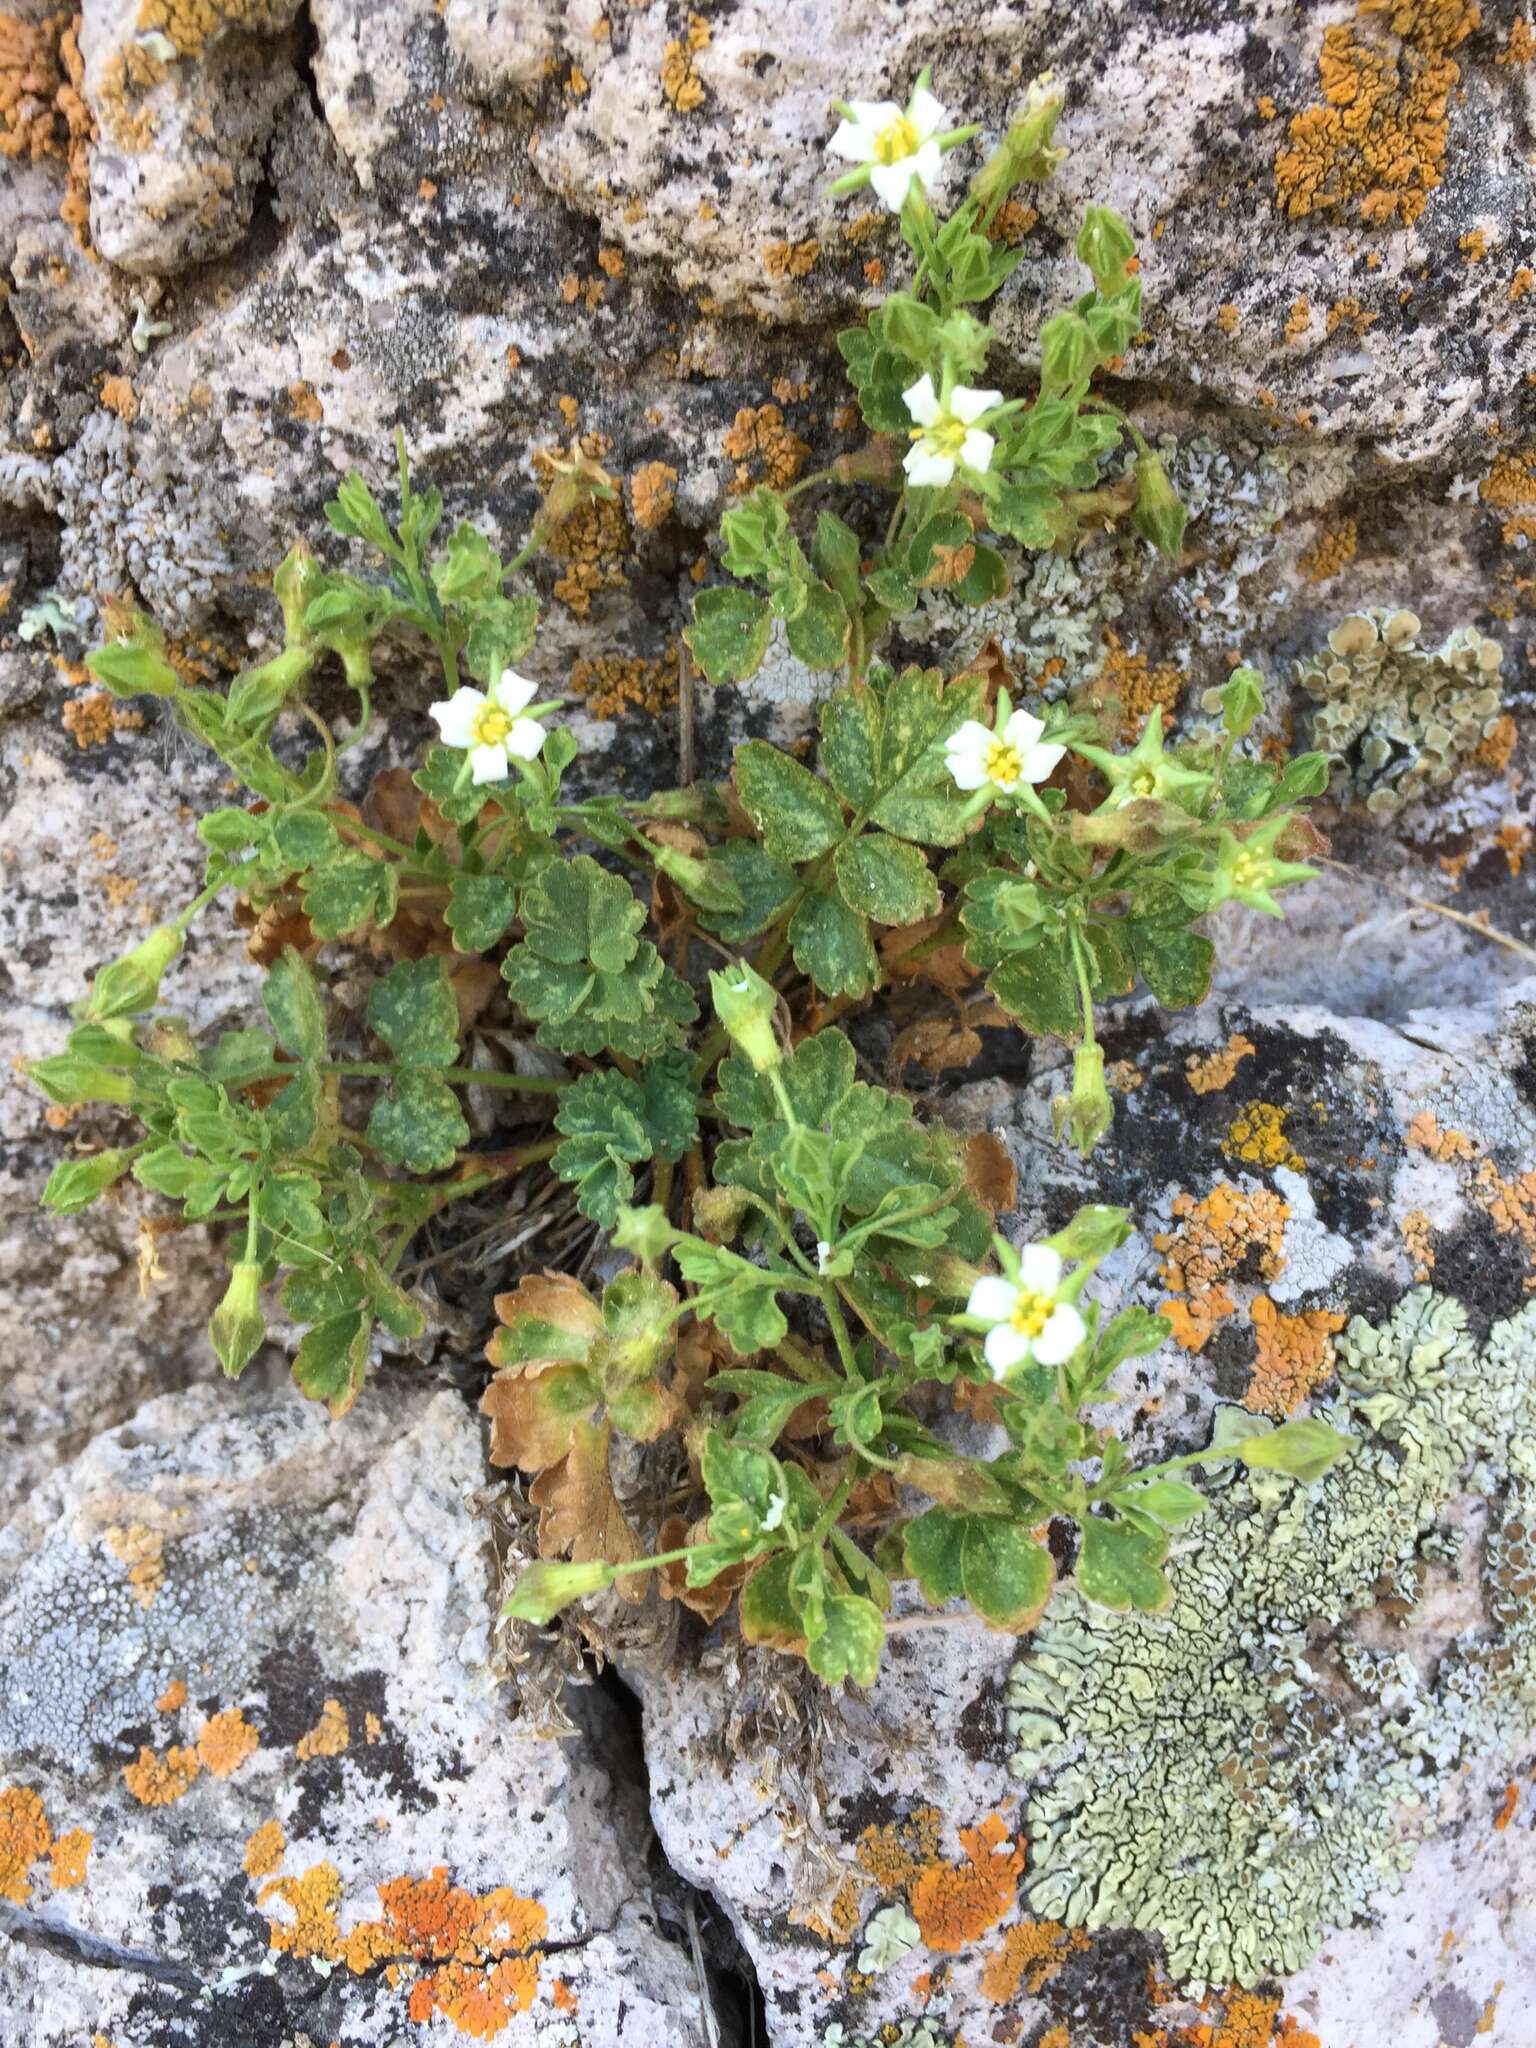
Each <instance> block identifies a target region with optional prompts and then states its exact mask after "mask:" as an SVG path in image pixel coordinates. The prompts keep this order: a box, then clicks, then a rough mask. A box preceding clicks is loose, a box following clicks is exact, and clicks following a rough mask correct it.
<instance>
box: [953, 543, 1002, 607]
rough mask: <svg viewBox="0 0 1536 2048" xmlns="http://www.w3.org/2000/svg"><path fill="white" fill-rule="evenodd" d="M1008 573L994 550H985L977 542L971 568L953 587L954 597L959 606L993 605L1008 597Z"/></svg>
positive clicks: (1000, 557)
mask: <svg viewBox="0 0 1536 2048" xmlns="http://www.w3.org/2000/svg"><path fill="white" fill-rule="evenodd" d="M1008 588H1009V586H1008V571H1007V570H1006V569H1005V568H1004V567H1003V558H1002V556H1001V555H1000V554H998V553H997V551H996V549H994V548H985V547H982V546H981V545H980V543H979V542H978V544H977V547H976V554H975V557H974V559H973V560H972V563H971V566H970V567H969V569H967V570H966V572H965V574H964V575H963V576H962V577H961V578H960V581H959V582H958V583H957V584H955V586H954V593H955V596H956V597H957V598H958V599H959V600H960V602H961V604H969V605H983V604H995V603H996V602H997V600H998V599H999V598H1002V597H1006V596H1007V595H1008Z"/></svg>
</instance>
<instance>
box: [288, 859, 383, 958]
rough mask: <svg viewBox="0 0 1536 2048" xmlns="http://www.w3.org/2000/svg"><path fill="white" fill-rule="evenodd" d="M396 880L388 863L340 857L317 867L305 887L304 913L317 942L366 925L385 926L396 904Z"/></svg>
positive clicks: (337, 936)
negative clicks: (321, 866)
mask: <svg viewBox="0 0 1536 2048" xmlns="http://www.w3.org/2000/svg"><path fill="white" fill-rule="evenodd" d="M399 888H400V885H399V879H398V876H397V873H396V870H395V869H394V868H393V867H391V866H390V865H389V864H388V862H386V861H381V860H370V859H369V858H368V856H367V855H366V854H362V853H356V854H343V855H342V856H341V858H340V859H338V860H334V861H331V862H329V863H328V865H327V866H325V867H323V868H316V869H315V870H313V872H312V873H311V874H310V876H309V878H308V880H307V881H306V883H305V885H304V914H305V916H306V917H307V918H308V919H309V922H310V924H311V926H312V927H313V930H314V934H315V937H316V938H317V939H341V938H345V937H346V936H347V934H348V933H350V932H355V931H357V930H358V929H359V927H360V926H362V925H365V924H374V925H380V926H382V925H387V924H388V923H389V922H390V920H391V919H392V918H393V917H394V914H395V907H396V904H397V903H398V901H399Z"/></svg>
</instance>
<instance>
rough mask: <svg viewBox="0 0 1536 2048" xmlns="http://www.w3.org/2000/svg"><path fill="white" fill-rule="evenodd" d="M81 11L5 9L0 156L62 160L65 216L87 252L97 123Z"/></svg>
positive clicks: (0, 20) (0, 42) (0, 38)
mask: <svg viewBox="0 0 1536 2048" xmlns="http://www.w3.org/2000/svg"><path fill="white" fill-rule="evenodd" d="M84 82H85V64H84V60H83V59H82V57H81V55H80V16H79V15H78V14H76V13H73V12H71V10H69V9H68V8H66V9H63V10H62V11H60V12H59V13H56V14H50V15H45V16H43V17H42V18H41V19H40V20H38V21H22V20H18V19H17V18H16V17H15V16H14V15H10V14H0V158H10V159H13V160H14V159H15V158H18V157H27V158H29V159H30V160H31V161H32V162H34V163H35V162H39V161H41V160H42V159H43V158H45V157H54V158H62V159H63V162H64V166H65V187H64V197H63V199H62V200H61V202H60V204H59V218H60V219H61V220H63V221H64V222H65V223H66V225H67V226H68V227H69V229H70V231H71V232H72V234H73V235H74V238H75V240H76V241H77V242H78V243H79V245H80V247H81V248H82V249H85V250H87V251H89V250H90V246H91V244H90V234H89V221H90V152H91V144H92V143H93V142H94V141H95V139H96V125H95V122H94V121H93V120H92V118H91V112H90V109H89V107H87V105H86V103H85V97H84V93H83V91H82V87H83V85H84Z"/></svg>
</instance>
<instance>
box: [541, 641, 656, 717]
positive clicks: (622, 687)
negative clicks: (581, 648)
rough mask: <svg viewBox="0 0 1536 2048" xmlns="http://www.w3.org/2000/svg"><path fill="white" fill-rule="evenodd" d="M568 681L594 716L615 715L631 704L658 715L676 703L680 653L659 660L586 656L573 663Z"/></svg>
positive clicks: (610, 655) (630, 656)
mask: <svg viewBox="0 0 1536 2048" xmlns="http://www.w3.org/2000/svg"><path fill="white" fill-rule="evenodd" d="M568 680H569V686H570V688H571V690H572V691H573V692H574V693H575V694H576V695H577V696H578V697H585V699H586V700H587V709H588V710H589V711H590V712H591V713H592V716H593V717H594V718H616V717H617V716H618V715H619V713H620V712H621V711H625V710H627V709H629V708H631V707H633V708H635V709H636V710H640V711H649V712H650V713H652V714H653V715H655V714H657V713H659V712H662V711H665V710H666V708H667V707H668V705H670V704H675V703H676V702H677V688H678V682H677V653H676V650H675V649H674V650H673V651H672V652H671V654H669V655H667V656H664V657H663V658H662V659H661V660H659V661H650V660H647V659H646V658H645V656H643V655H638V654H631V655H626V654H599V655H595V656H590V657H584V658H583V659H582V660H580V661H578V662H575V663H573V665H572V668H571V673H570V677H569V679H568Z"/></svg>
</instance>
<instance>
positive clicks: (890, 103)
mask: <svg viewBox="0 0 1536 2048" xmlns="http://www.w3.org/2000/svg"><path fill="white" fill-rule="evenodd" d="M848 111H849V112H850V113H851V114H852V115H853V118H854V120H855V121H857V122H858V124H859V126H860V127H861V128H867V129H869V131H870V133H871V134H872V135H878V134H879V133H880V131H881V130H882V129H883V128H889V127H890V125H891V123H892V122H893V121H899V120H900V119H901V108H900V107H898V106H897V104H896V102H895V101H894V100H850V101H849V102H848Z"/></svg>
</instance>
